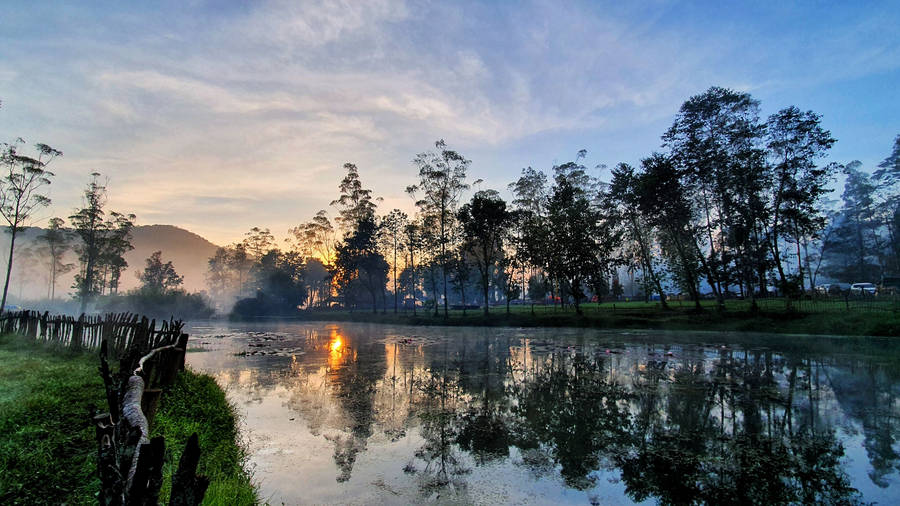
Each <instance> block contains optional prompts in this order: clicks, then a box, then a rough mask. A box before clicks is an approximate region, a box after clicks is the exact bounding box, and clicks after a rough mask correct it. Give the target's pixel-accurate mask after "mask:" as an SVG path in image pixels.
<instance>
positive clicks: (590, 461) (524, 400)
mask: <svg viewBox="0 0 900 506" xmlns="http://www.w3.org/2000/svg"><path fill="white" fill-rule="evenodd" d="M603 364H604V362H603V359H602V358H599V357H594V358H588V357H586V356H585V355H583V354H581V353H578V354H568V353H555V354H553V355H552V356H551V357H550V360H549V361H548V362H547V363H546V364H545V366H544V367H543V368H542V369H540V370H539V371H538V372H537V374H536V375H535V376H534V378H533V381H531V382H530V383H529V384H528V385H527V386H526V387H525V388H524V389H523V390H522V392H521V393H522V396H521V397H520V398H519V408H518V409H517V411H518V414H519V415H520V416H521V417H522V418H523V419H524V422H525V430H524V431H523V434H522V437H523V440H524V441H523V443H524V445H523V446H525V447H526V448H530V449H535V448H547V449H548V451H549V454H550V455H551V456H552V458H553V460H554V462H556V463H558V464H559V465H560V466H561V471H560V472H561V474H562V476H563V479H564V480H565V482H566V484H567V485H569V486H571V487H574V488H578V489H585V488H588V487H591V486H592V485H593V484H594V478H593V477H592V476H591V473H592V472H593V471H594V470H596V469H598V467H599V465H600V459H601V457H603V456H607V455H609V456H611V455H615V454H616V453H618V452H620V451H622V450H623V449H624V448H626V447H627V446H629V445H628V443H629V439H630V437H631V435H630V433H629V431H628V428H629V426H630V422H629V420H630V415H629V412H628V405H627V403H626V402H624V401H627V400H628V399H630V398H631V394H629V393H628V392H626V390H625V389H624V388H623V387H622V386H619V385H617V384H615V383H614V382H611V381H608V378H607V375H606V373H605V371H604V368H603ZM538 461H539V460H538Z"/></svg>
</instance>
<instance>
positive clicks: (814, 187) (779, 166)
mask: <svg viewBox="0 0 900 506" xmlns="http://www.w3.org/2000/svg"><path fill="white" fill-rule="evenodd" d="M820 119H821V118H820V116H819V115H817V114H815V113H814V112H812V111H807V112H800V110H799V109H797V108H796V107H788V108H785V109H782V110H781V111H779V112H778V113H777V114H773V115H772V116H770V117H769V121H768V129H767V133H766V139H767V147H768V152H769V156H770V158H771V159H772V161H771V165H772V172H773V174H772V177H773V180H774V187H773V191H772V212H771V216H772V218H771V221H770V225H769V231H770V232H769V238H770V240H769V242H770V244H771V248H772V255H773V258H774V261H775V266H776V268H777V270H778V276H779V278H780V280H781V284H782V289H783V290H784V291H785V292H786V291H787V287H788V280H787V277H786V275H785V272H784V267H783V266H782V258H781V257H782V255H781V252H780V250H779V243H780V242H781V241H782V240H785V241H786V240H787V239H788V238H791V239H793V241H794V242H795V243H796V246H797V272H798V275H797V279H798V280H799V282H800V289H801V292H802V289H803V264H802V262H801V258H802V256H801V254H800V248H801V245H802V242H803V241H804V239H805V238H807V237H811V236H815V235H816V234H817V233H818V232H819V231H820V230H821V229H822V228H823V227H824V226H825V217H824V216H823V215H822V214H821V211H820V209H821V202H820V200H821V197H822V196H823V195H824V194H825V193H827V192H829V191H831V190H830V189H828V188H827V185H828V183H829V181H830V179H831V174H832V172H833V170H834V169H833V166H831V165H828V166H825V167H818V166H817V160H818V159H820V158H822V157H824V156H825V155H826V153H827V151H828V149H830V148H831V146H832V145H833V144H834V142H835V140H834V138H833V137H831V133H830V132H829V131H828V130H824V129H823V128H822V127H821V126H820V124H819V122H820Z"/></svg>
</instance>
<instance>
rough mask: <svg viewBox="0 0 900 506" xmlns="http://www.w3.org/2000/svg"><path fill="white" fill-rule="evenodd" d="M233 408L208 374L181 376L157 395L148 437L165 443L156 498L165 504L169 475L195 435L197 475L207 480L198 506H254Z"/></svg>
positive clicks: (254, 491)
mask: <svg viewBox="0 0 900 506" xmlns="http://www.w3.org/2000/svg"><path fill="white" fill-rule="evenodd" d="M236 422H237V415H236V413H235V411H234V407H233V406H232V405H231V404H230V403H229V402H228V400H227V399H226V398H225V392H223V391H222V389H221V388H219V385H217V384H216V381H215V380H214V379H213V378H212V377H211V376H208V375H205V374H196V373H193V372H191V371H186V372H185V373H183V374H180V375H179V376H178V379H177V380H176V381H175V384H174V385H173V386H172V387H171V388H170V389H169V390H168V391H167V392H165V393H164V394H163V397H162V399H161V400H160V408H159V410H158V411H157V413H156V419H155V420H154V426H153V430H152V431H151V432H152V435H153V436H165V438H166V465H165V468H164V469H163V473H164V476H163V478H164V479H163V483H165V485H164V486H163V490H162V494H161V499H164V501H163V502H168V495H169V484H170V478H171V475H172V474H173V473H174V472H175V469H176V468H177V467H178V460H179V459H180V458H181V451H182V450H183V449H184V445H185V443H187V440H188V437H190V435H191V433H193V432H196V433H197V436H198V439H199V442H200V449H201V450H202V451H201V453H200V465H199V466H198V472H199V473H200V474H203V475H205V476H207V477H208V478H209V479H210V485H209V488H208V489H207V491H206V497H205V498H204V501H203V504H210V505H219V504H221V505H243V504H256V503H257V502H258V501H257V496H256V490H255V488H254V486H253V484H252V482H251V477H250V475H249V474H248V473H247V472H246V471H245V470H244V462H245V459H246V453H245V451H244V449H243V448H242V447H241V446H239V445H238V444H235V442H236V441H238V440H239V438H240V434H239V433H238V428H237V423H236Z"/></svg>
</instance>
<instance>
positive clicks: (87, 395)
mask: <svg viewBox="0 0 900 506" xmlns="http://www.w3.org/2000/svg"><path fill="white" fill-rule="evenodd" d="M97 362H98V360H97V359H96V358H94V357H92V356H90V355H73V354H71V353H69V352H66V351H59V350H53V349H49V348H47V347H44V346H41V345H37V344H35V343H30V342H28V341H26V340H24V339H21V338H17V337H11V336H0V504H60V503H67V504H96V502H97V499H96V496H95V493H96V492H97V490H99V487H100V481H99V479H98V478H97V477H96V469H97V463H96V454H97V447H96V443H95V440H94V427H93V424H92V423H91V421H90V419H89V416H88V406H89V405H90V404H92V403H93V404H95V405H97V406H103V405H104V403H105V396H104V394H103V382H102V380H101V379H100V374H99V373H98V372H97Z"/></svg>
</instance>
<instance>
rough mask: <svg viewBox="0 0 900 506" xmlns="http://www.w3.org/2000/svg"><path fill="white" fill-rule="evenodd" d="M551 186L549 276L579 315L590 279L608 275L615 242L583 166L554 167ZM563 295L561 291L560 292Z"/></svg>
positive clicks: (548, 212) (548, 214)
mask: <svg viewBox="0 0 900 506" xmlns="http://www.w3.org/2000/svg"><path fill="white" fill-rule="evenodd" d="M553 170H554V173H555V175H554V185H553V188H552V190H551V194H550V199H549V201H548V205H547V223H548V225H549V228H548V231H547V232H548V239H549V240H548V244H551V245H552V248H553V250H552V253H549V262H548V265H549V269H550V274H551V276H554V277H556V278H557V279H558V280H560V281H561V282H562V283H560V285H561V287H564V288H567V289H568V291H569V292H570V293H569V294H570V295H571V296H572V300H573V302H574V304H575V312H576V313H577V314H579V315H580V314H582V311H581V305H580V303H581V300H582V299H584V298H585V295H586V294H585V293H584V286H585V285H586V284H588V283H589V281H590V279H591V277H592V276H596V275H597V274H598V273H602V272H608V269H609V267H610V256H611V253H612V249H613V246H614V244H615V239H614V237H613V236H612V231H611V230H610V229H609V227H608V223H605V220H604V219H603V217H602V216H601V214H600V212H599V210H598V209H597V206H595V205H594V202H592V195H591V193H592V190H593V188H592V186H593V185H592V183H593V182H592V181H591V179H590V177H589V176H588V175H587V172H586V170H585V167H584V166H583V165H580V164H578V162H577V161H576V162H568V163H565V164H563V165H559V166H556V167H554V168H553ZM560 291H561V292H562V290H560Z"/></svg>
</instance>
